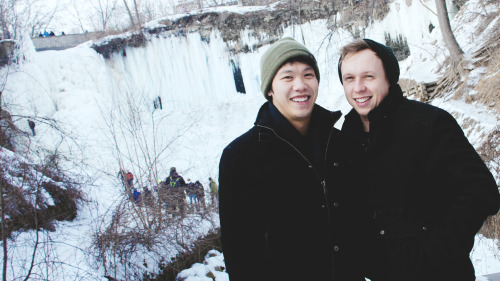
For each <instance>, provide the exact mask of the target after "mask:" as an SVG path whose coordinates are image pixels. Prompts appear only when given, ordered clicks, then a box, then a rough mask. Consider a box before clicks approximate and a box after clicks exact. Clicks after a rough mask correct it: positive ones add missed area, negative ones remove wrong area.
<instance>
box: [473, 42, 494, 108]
mask: <svg viewBox="0 0 500 281" xmlns="http://www.w3.org/2000/svg"><path fill="white" fill-rule="evenodd" d="M486 52H487V56H489V57H490V60H488V61H487V62H484V64H483V66H484V67H486V69H487V70H486V73H485V74H484V77H483V79H481V80H480V81H479V83H478V84H477V86H476V87H475V88H474V90H475V91H476V92H477V96H476V99H477V101H478V102H479V103H481V104H483V105H485V106H486V107H488V108H490V109H492V110H494V111H495V112H496V113H497V114H500V95H499V94H498V89H500V47H497V48H495V49H494V50H487V51H486Z"/></svg>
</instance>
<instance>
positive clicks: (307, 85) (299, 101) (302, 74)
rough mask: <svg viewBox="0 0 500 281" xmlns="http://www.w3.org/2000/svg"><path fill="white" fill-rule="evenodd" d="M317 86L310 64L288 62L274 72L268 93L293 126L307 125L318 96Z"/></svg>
mask: <svg viewBox="0 0 500 281" xmlns="http://www.w3.org/2000/svg"><path fill="white" fill-rule="evenodd" d="M318 86H319V82H318V79H317V77H316V73H315V72H314V69H313V68H312V67H311V66H310V65H308V64H306V63H302V62H298V61H297V62H289V63H286V64H284V65H283V66H282V67H281V68H280V69H279V70H278V72H276V75H275V76H274V79H273V82H272V86H271V90H270V91H269V93H268V95H269V96H271V97H272V102H273V104H274V106H276V108H277V109H278V110H279V111H280V113H281V114H282V115H283V116H284V117H285V118H286V119H287V120H288V121H289V122H290V123H291V124H292V125H293V126H294V127H296V128H297V126H298V127H303V125H306V127H307V125H308V124H309V120H310V119H311V113H312V110H313V107H314V103H315V102H316V99H317V98H318Z"/></svg>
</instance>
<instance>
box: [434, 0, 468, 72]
mask: <svg viewBox="0 0 500 281" xmlns="http://www.w3.org/2000/svg"><path fill="white" fill-rule="evenodd" d="M435 1H436V8H437V15H438V20H439V27H440V29H441V33H442V34H443V40H444V43H445V44H446V48H448V51H449V52H450V56H451V59H452V60H453V62H454V63H455V64H456V63H457V62H460V61H461V60H462V55H463V53H464V51H462V49H461V48H460V46H459V45H458V43H457V39H455V35H453V30H451V25H450V19H449V18H448V9H447V8H446V0H435Z"/></svg>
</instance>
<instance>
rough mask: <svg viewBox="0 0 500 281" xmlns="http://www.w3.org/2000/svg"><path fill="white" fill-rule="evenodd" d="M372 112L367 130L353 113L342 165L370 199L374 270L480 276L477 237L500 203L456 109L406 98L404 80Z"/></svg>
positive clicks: (391, 274)
mask: <svg viewBox="0 0 500 281" xmlns="http://www.w3.org/2000/svg"><path fill="white" fill-rule="evenodd" d="M368 117H369V120H370V132H369V133H365V132H364V131H363V129H362V128H363V127H362V124H361V120H360V117H359V115H358V114H357V112H356V111H354V110H352V111H351V112H350V113H349V114H348V115H347V116H346V119H345V122H344V124H343V126H342V134H343V136H344V137H345V138H347V139H349V140H348V141H346V143H345V144H344V145H345V147H346V149H345V150H344V152H346V154H345V155H344V157H345V159H344V160H342V165H341V166H344V168H345V169H346V170H348V171H350V174H349V175H348V177H346V178H344V181H343V185H344V186H345V187H346V188H351V189H355V190H359V191H360V192H359V196H360V198H359V200H360V201H362V202H369V203H368V204H367V207H368V208H369V213H370V215H369V217H366V218H367V219H370V220H371V223H370V224H369V225H368V226H369V227H368V229H367V230H366V234H367V238H366V239H365V240H364V241H365V242H366V245H365V247H366V249H367V253H368V255H367V260H366V261H365V263H364V266H363V268H364V269H366V270H368V271H369V272H370V273H369V276H368V277H369V278H370V279H371V280H372V281H405V280H415V281H416V280H426V281H429V280H431V281H432V280H454V281H469V280H475V274H474V268H473V266H472V263H471V261H470V258H469V252H470V251H471V248H472V246H473V244H474V236H475V234H476V232H477V231H478V230H479V229H480V227H481V226H482V224H483V222H484V220H485V219H486V218H487V216H488V215H493V214H495V213H496V212H497V211H498V208H499V205H500V195H499V193H498V187H497V185H496V183H495V180H494V178H493V176H492V174H491V173H490V172H489V170H488V169H487V167H486V165H485V164H484V162H483V161H482V160H481V158H480V157H479V155H478V154H477V153H476V151H475V150H474V148H473V147H472V146H471V145H470V143H469V142H468V140H467V138H466V137H465V136H464V133H463V131H462V130H461V128H460V126H459V125H458V124H457V122H456V121H455V119H454V118H453V117H452V116H451V115H450V114H449V113H447V112H446V111H444V110H442V109H439V108H436V107H434V106H431V105H428V104H424V103H420V102H416V101H410V100H407V99H406V98H404V97H403V96H402V92H401V89H400V87H399V86H398V85H396V86H392V87H391V89H390V92H389V95H388V96H387V97H386V98H385V99H384V101H383V102H382V103H381V105H380V106H379V107H377V108H375V109H374V110H372V111H371V112H370V114H369V116H368Z"/></svg>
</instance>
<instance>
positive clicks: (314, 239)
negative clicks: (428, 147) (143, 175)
mask: <svg viewBox="0 0 500 281" xmlns="http://www.w3.org/2000/svg"><path fill="white" fill-rule="evenodd" d="M319 79H320V73H319V69H318V65H317V62H316V59H315V57H314V55H313V54H312V53H311V52H310V51H309V50H308V49H307V48H306V47H305V46H304V45H302V44H300V43H298V42H297V41H295V40H294V39H292V38H284V39H281V40H279V41H277V42H275V43H274V44H273V45H271V46H270V47H269V48H268V49H267V50H266V51H265V53H264V54H263V56H262V58H261V81H262V84H261V90H262V93H263V94H264V97H265V98H266V99H267V100H268V102H266V103H264V105H262V107H261V108H260V110H259V113H258V114H257V120H256V121H255V125H254V127H252V128H251V129H250V130H249V131H248V132H246V133H245V134H243V135H241V136H240V137H238V138H237V139H235V140H234V141H233V142H231V143H230V144H229V145H228V146H227V147H226V148H225V149H224V151H223V153H222V157H221V159H220V166H219V214H220V225H221V235H222V237H221V238H222V249H223V252H224V259H225V262H226V268H227V272H228V274H229V278H230V280H231V281H247V280H248V281H250V280H251V281H255V280H259V281H271V280H272V281H276V280H287V281H290V280H292V281H295V280H297V281H299V280H300V281H304V280H319V281H327V280H328V281H332V280H336V281H347V280H349V281H358V280H359V281H361V280H363V281H364V280H365V279H364V278H363V277H362V274H361V273H360V272H359V271H358V270H357V263H356V262H352V263H351V262H349V261H348V259H347V258H346V257H347V254H344V256H340V257H339V258H338V260H337V259H334V257H333V253H334V252H335V251H338V250H339V248H338V246H337V243H338V241H334V240H333V236H332V231H333V228H332V227H331V220H330V213H329V209H330V208H331V206H330V203H329V200H330V199H329V198H328V192H329V190H330V189H331V188H333V187H334V186H335V185H334V184H333V183H332V184H330V183H328V182H325V171H326V170H328V169H331V168H332V167H333V163H328V161H325V157H326V154H327V152H328V151H329V148H331V147H332V146H333V142H334V141H335V140H336V139H337V138H338V134H339V131H338V130H337V129H336V128H335V127H334V124H335V122H336V121H337V120H338V119H339V118H340V116H341V113H340V112H338V111H337V112H331V111H328V110H326V109H324V108H322V107H320V106H319V105H317V104H316V98H317V97H318V86H319ZM328 153H329V152H328ZM353 201H354V200H353ZM332 208H333V207H332ZM351 224H352V222H351ZM340 250H341V251H344V249H342V248H340ZM337 265H338V266H337Z"/></svg>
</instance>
